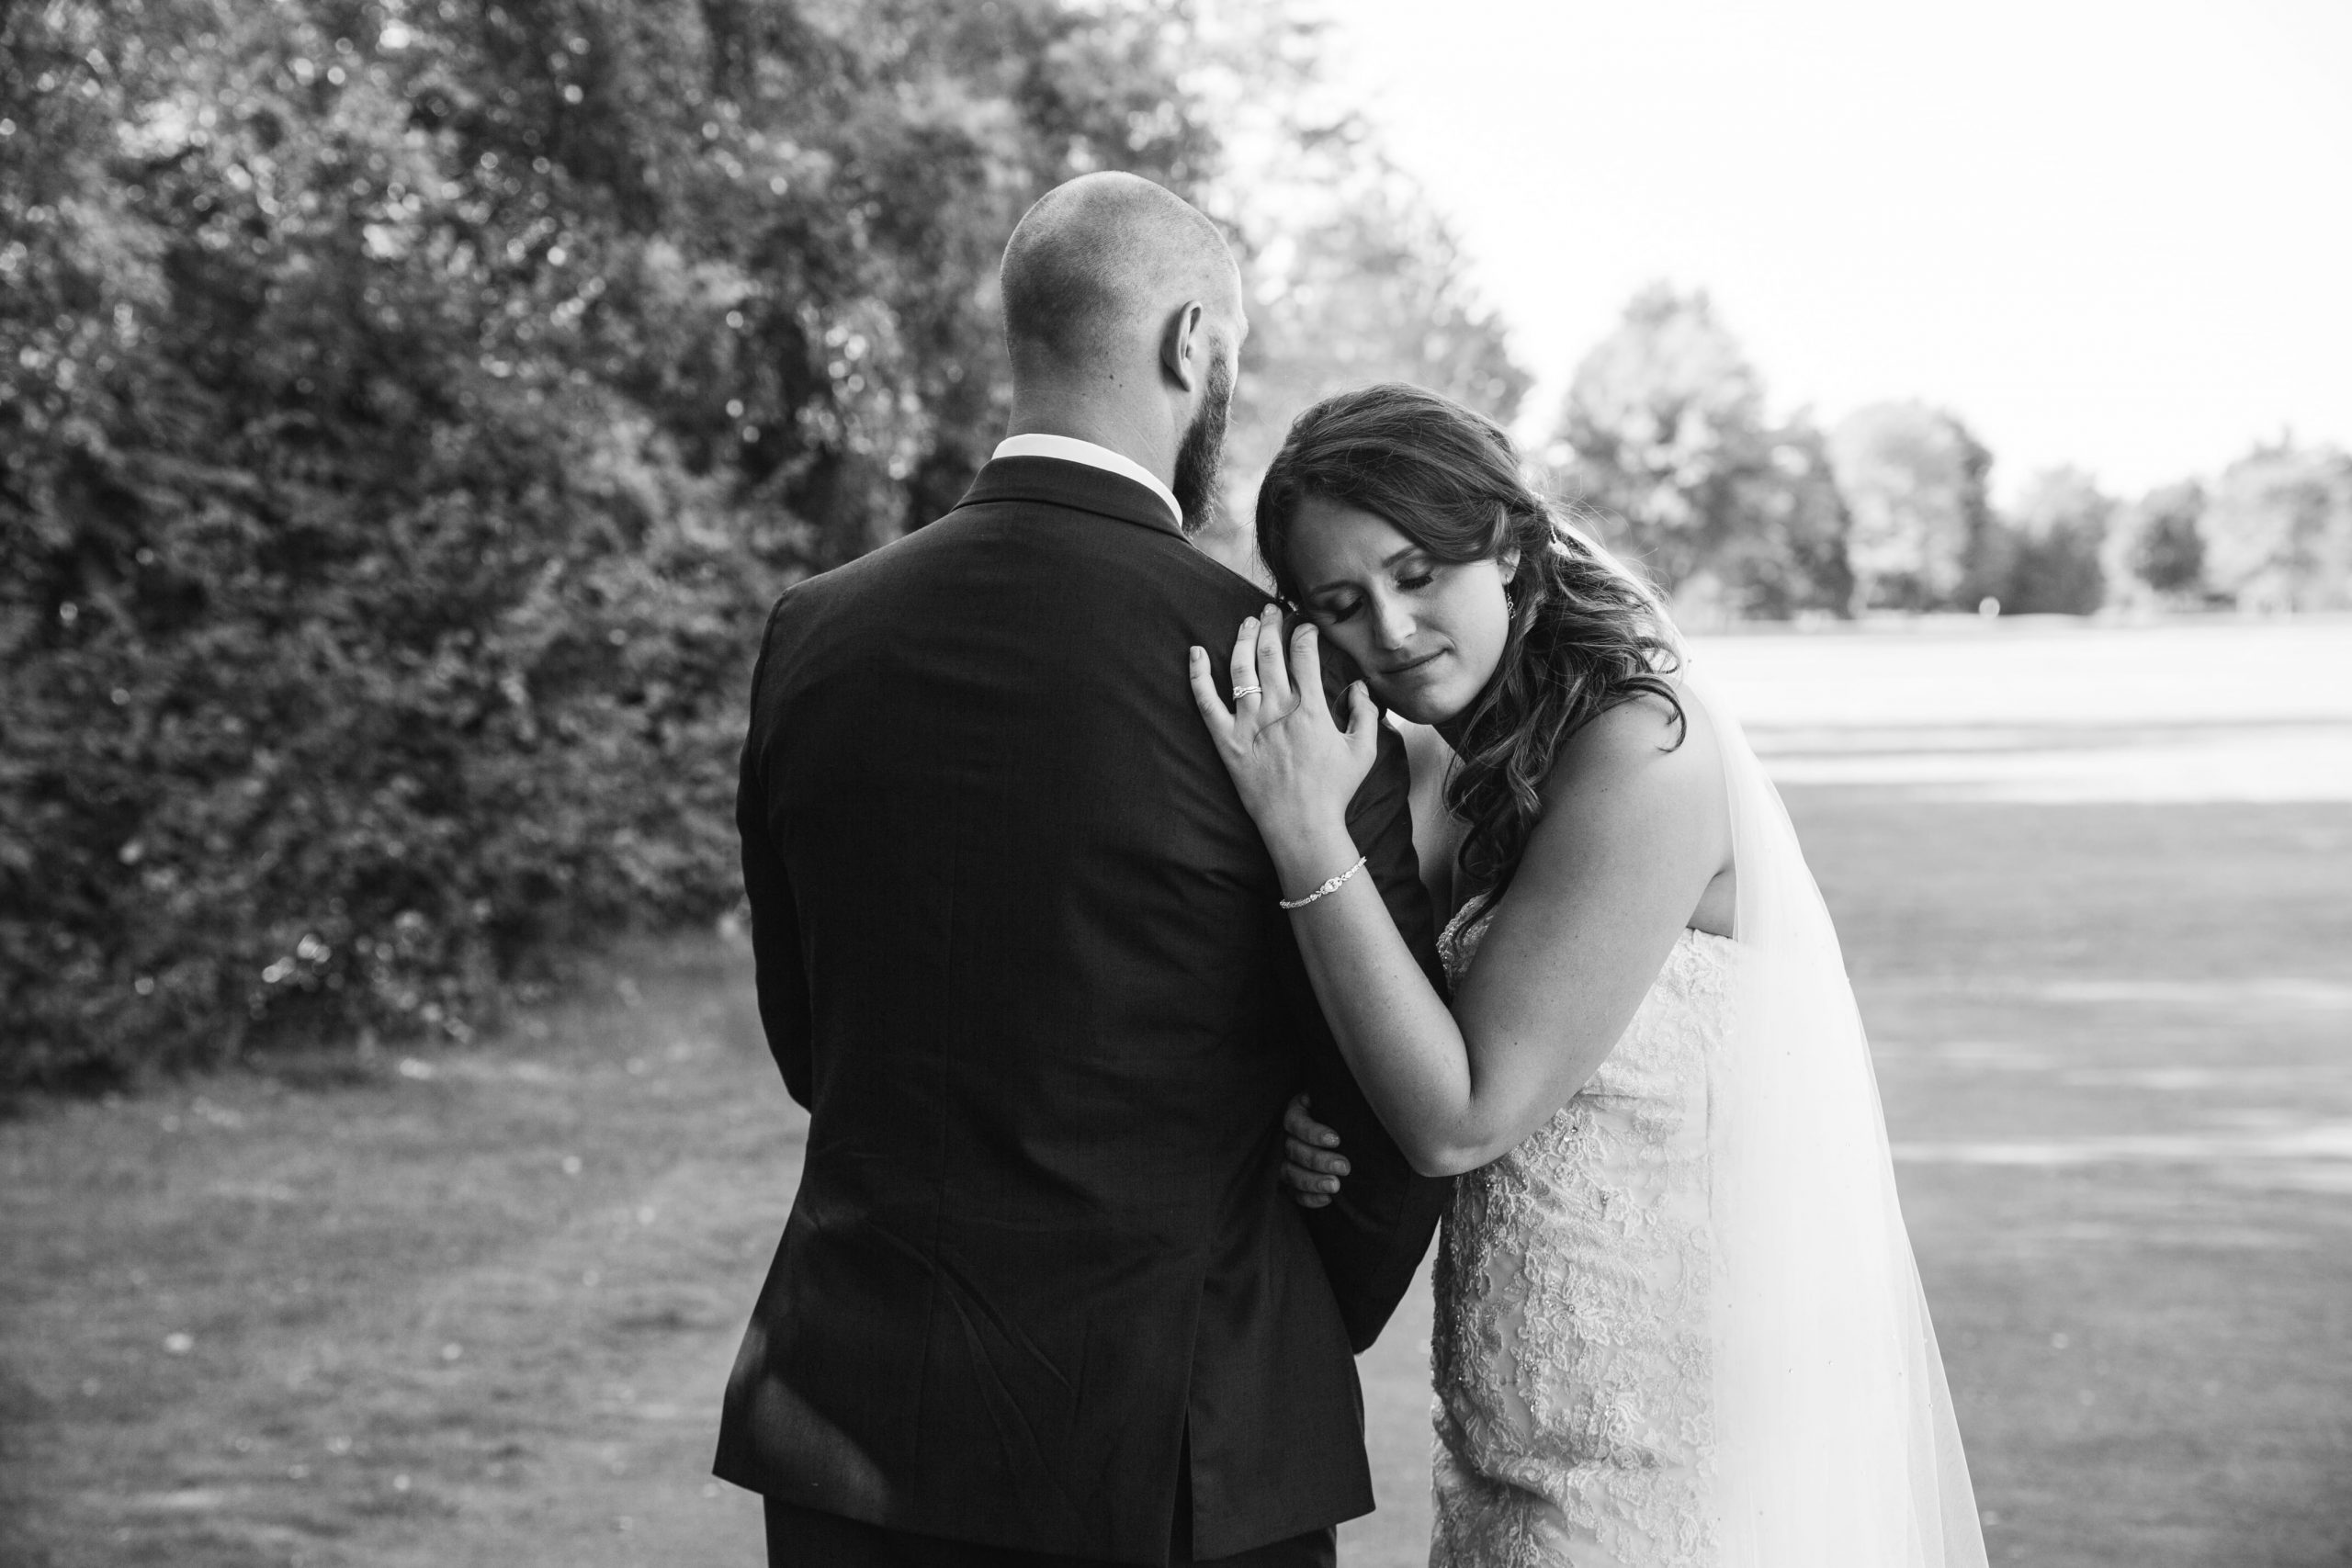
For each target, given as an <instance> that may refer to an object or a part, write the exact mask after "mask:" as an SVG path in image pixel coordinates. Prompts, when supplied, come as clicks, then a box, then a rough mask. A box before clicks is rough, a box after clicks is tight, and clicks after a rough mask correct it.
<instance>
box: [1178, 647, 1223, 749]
mask: <svg viewBox="0 0 2352 1568" xmlns="http://www.w3.org/2000/svg"><path fill="white" fill-rule="evenodd" d="M1189 658H1190V663H1189V665H1188V667H1187V670H1186V679H1187V680H1189V681H1190V682H1192V687H1193V705H1194V706H1196V707H1198V708H1199V709H1200V710H1201V722H1202V723H1203V724H1205V725H1207V726H1208V727H1209V735H1210V737H1211V738H1212V739H1216V740H1219V741H1228V740H1231V739H1233V715H1232V714H1230V713H1228V712H1227V711H1226V706H1225V699H1224V698H1223V697H1220V696H1218V695H1217V694H1216V681H1215V680H1214V679H1212V678H1211V676H1210V675H1209V652H1208V649H1204V648H1194V649H1193V650H1192V652H1191V654H1190V656H1189Z"/></svg>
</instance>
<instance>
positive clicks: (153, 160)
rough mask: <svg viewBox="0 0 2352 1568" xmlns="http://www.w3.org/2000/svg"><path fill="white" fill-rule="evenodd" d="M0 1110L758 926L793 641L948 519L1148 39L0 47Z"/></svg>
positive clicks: (544, 23)
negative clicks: (741, 841)
mask: <svg viewBox="0 0 2352 1568" xmlns="http://www.w3.org/2000/svg"><path fill="white" fill-rule="evenodd" d="M0 18H5V19H0V222H5V224H6V229H5V231H0V378H5V379H0V670H5V687H0V1016H5V1018H6V1043H5V1046H0V1053H5V1054H4V1055H0V1082H6V1081H16V1082H20V1083H21V1082H25V1081H61V1080H66V1079H72V1078H75V1077H84V1078H93V1077H95V1078H104V1077H107V1076H110V1075H116V1074H119V1073H120V1072H122V1071H123V1070H125V1069H127V1068H128V1067H130V1066H134V1065H137V1064H141V1063H163V1064H173V1063H187V1062H200V1061H205V1060H210V1059H218V1058H220V1057H222V1056H225V1055H231V1054H233V1053H236V1052H239V1051H241V1050H245V1049H249V1048H253V1047H255V1046H259V1045H264V1044H266V1043H270V1042H271V1041H273V1040H276V1039H279V1038H287V1037H300V1038H316V1037H319V1036H321V1035H322V1034H332V1033H334V1032H338V1031H349V1030H355V1029H361V1028H373V1029H377V1030H382V1031H388V1032H390V1031H401V1030H406V1031H411V1032H417V1031H439V1032H444V1033H447V1034H450V1035H456V1036H460V1037H462V1036H463V1035H465V1034H466V1033H468V1032H469V1031H470V1030H472V1029H474V1028H477V1027H479V1026H480V1025H481V1021H483V1018H484V1015H485V1012H486V1010H489V1009H491V1008H492V1007H493V1006H494V1002H495V998H496V996H497V994H498V987H499V984H500V982H501V981H502V979H503V978H506V977H510V976H514V975H515V974H517V973H520V972H523V971H526V970H527V969H528V968H529V967H530V966H531V965H532V964H534V963H536V962H537V961H538V960H539V959H540V958H542V957H544V956H545V955H547V954H548V953H552V952H556V951H559V950H560V949H561V948H562V947H563V946H565V945H567V944H570V943H572V942H578V941H581V940H582V939H585V938H588V937H592V936H594V935H595V934H597V933H600V932H606V931H613V930H616V929H617V928H621V927H625V926H628V925H630V924H633V923H640V922H647V923H661V922H673V921H679V920H689V919H708V918H710V917H712V916H714V915H715V914H717V913H718V912H720V911H722V910H723V909H725V908H728V907H729V906H730V905H731V903H732V901H733V900H734V898H735V897H736V886H737V882H736V873H735V868H734V844H733V833H732V829H731V825H730V817H729V801H730V798H731V794H732V772H733V759H734V751H735V747H736V745H737V743H738V738H739V735H740V722H741V720H740V712H739V706H740V703H741V696H742V687H743V682H744V678H745V675H746V673H747V669H748V663H749V659H750V654H751V650H752V646H753V644H754V642H755V641H756V637H757V632H758V626H759V622H760V618H761V615H762V614H763V611H764V608H765V606H766V604H767V603H768V602H769V600H770V599H771V598H772V596H773V594H774V593H775V592H776V591H777V590H778V589H779V588H780V587H781V586H782V585H783V584H784V583H786V582H787V581H790V580H791V579H792V578H793V577H794V576H795V575H796V574H798V573H801V572H805V571H808V570H820V569H822V568H824V567H826V566H829V565H831V564H834V563H836V562H838V561H841V560H843V559H846V558H850V557H852V556H854V555H855V554H857V553H858V552H860V551H862V550H864V549H865V548H867V547H871V546H872V545H873V544H875V543H876V542H878V541H880V540H884V539H887V538H889V537H891V536H895V535H896V534H898V533H899V532H901V531H902V530H903V529H904V528H906V527H907V526H909V525H911V524H913V523H918V522H920V521H922V520H923V519H925V518H927V517H930V516H933V515H935V514H937V513H940V512H942V511H944V510H945V509H946V508H947V507H948V506H950V505H952V503H953V502H954V501H955V499H956V496H957V495H958V494H959V493H960V492H961V490H962V488H963V486H964V485H965V484H966V483H967V481H968V479H969V477H970V475H971V473H972V472H973V470H974V469H975V468H977V467H978V462H979V461H980V459H981V458H982V457H984V456H985V453H986V449H987V446H988V444H989V443H990V442H992V441H993V440H994V438H995V436H996V434H998V432H999V429H1000V426H1001V406H1000V400H1001V397H1002V395H1003V393H1002V389H1003V377H1002V375H1001V352H1002V351H1001V344H1000V343H999V341H998V334H997V327H996V321H995V310H994V302H993V298H992V288H993V274H994V266H995V262H996V258H997V255H998V254H999V251H1000V249H1001V245H1002V243H1003V238H1004V236H1005V234H1006V233H1007V232H1008V231H1010V229H1011V227H1012V222H1013V220H1015V219H1016V218H1017V217H1018V215H1019V213H1020V211H1021V209H1023V206H1025V204H1026V203H1027V202H1028V201H1029V200H1031V199H1033V198H1034V197H1035V196H1036V195H1037V194H1039V193H1040V192H1042V191H1043V190H1044V189H1046V188H1047V187H1048V186H1051V185H1053V184H1055V183H1057V181H1059V180H1061V179H1063V178H1067V177H1069V175H1074V174H1077V173H1080V172H1083V171H1085V170H1087V169H1090V168H1094V167H1100V166H1106V165H1118V166H1124V167H1128V168H1133V169H1136V170H1137V171H1138V172H1141V173H1144V174H1147V175H1151V176H1152V177H1155V178H1158V179H1160V180H1162V181H1163V182H1165V183H1167V184H1169V185H1170V186H1173V187H1175V188H1178V189H1181V190H1188V191H1193V190H1198V189H1200V188H1202V187H1203V186H1204V182H1206V181H1208V180H1209V179H1210V177H1211V176H1212V175H1215V173H1216V169H1217V164H1216V160H1217V157H1218V155H1219V150H1218V144H1217V142H1216V138H1215V137H1214V136H1212V135H1211V134H1210V131H1209V130H1208V129H1207V126H1206V116H1205V114H1204V112H1203V108H1202V103H1201V100H1200V97H1199V94H1198V91H1197V90H1196V89H1195V88H1194V87H1193V85H1190V83H1191V79H1192V73H1194V72H1195V71H1196V70H1197V69H1198V68H1199V66H1200V65H1201V62H1200V60H1199V59H1198V58H1197V55H1196V53H1188V52H1187V51H1188V50H1189V49H1191V48H1192V45H1191V44H1190V43H1188V41H1187V40H1188V39H1192V38H1193V37H1194V36H1195V32H1194V30H1189V29H1188V28H1187V27H1186V26H1184V25H1182V24H1183V23H1184V21H1185V18H1184V17H1183V15H1182V13H1181V11H1180V10H1179V9H1178V8H1176V7H1173V6H1167V5H1159V4H1150V3H1146V0H1136V3H1135V4H1128V5H1122V4H1114V5H1107V6H1092V7H1088V8H1083V9H1080V8H1075V7H1069V6H1063V5H1060V4H1058V3H1056V0H996V3H995V4H992V5H989V6H973V5H967V4H963V3H960V0H875V3H873V4H867V5H861V6H822V5H817V4H794V3H788V0H759V3H752V0H740V3H739V0H722V3H716V4H713V3H706V0H696V3H693V4H688V3H685V0H562V3H555V0H544V3H543V0H508V3H506V4H503V5H490V6H477V5H473V4H470V3H467V4H459V3H457V0H440V3H439V4H438V5H411V6H398V7H395V6H385V5H379V4H371V3H361V0H112V3H101V0H49V3H47V4H35V5H28V6H18V7H14V8H12V9H10V10H8V11H6V12H5V13H0Z"/></svg>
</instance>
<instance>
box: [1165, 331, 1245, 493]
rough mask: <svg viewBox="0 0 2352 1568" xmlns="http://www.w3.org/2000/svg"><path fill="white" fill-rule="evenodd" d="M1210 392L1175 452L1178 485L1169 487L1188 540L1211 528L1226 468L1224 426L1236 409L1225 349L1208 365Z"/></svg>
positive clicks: (1231, 374)
mask: <svg viewBox="0 0 2352 1568" xmlns="http://www.w3.org/2000/svg"><path fill="white" fill-rule="evenodd" d="M1207 390H1208V395H1207V396H1206V397H1204V398H1203V399H1202V400H1201V412H1198V413H1196V414H1194V415H1193V423H1192V427H1191V428H1190V429H1188V430H1186V431H1185V432H1184V439H1183V441H1182V443H1181V444H1180V445H1179V446H1177V448H1176V482H1175V483H1173V484H1171V485H1170V486H1169V487H1168V488H1169V489H1170V491H1174V492H1175V496H1176V504H1177V505H1178V506H1179V507H1181V508H1182V510H1183V513H1184V532H1185V534H1186V536H1191V535H1193V534H1197V533H1199V532H1200V531H1201V530H1202V529H1203V528H1204V527H1206V526H1207V525H1208V521H1209V514H1210V512H1211V510H1212V509H1213V508H1214V507H1215V506H1216V481H1217V476H1218V474H1219V472H1220V471H1222V470H1223V468H1224V467H1225V422H1226V416H1227V414H1228V413H1229V412H1231V411H1232V406H1233V373H1232V372H1231V371H1229V370H1227V368H1226V366H1225V354H1224V352H1223V350H1222V349H1219V350H1218V352H1217V353H1216V355H1215V356H1214V357H1212V358H1211V359H1210V361H1209V384H1208V389H1207Z"/></svg>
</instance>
